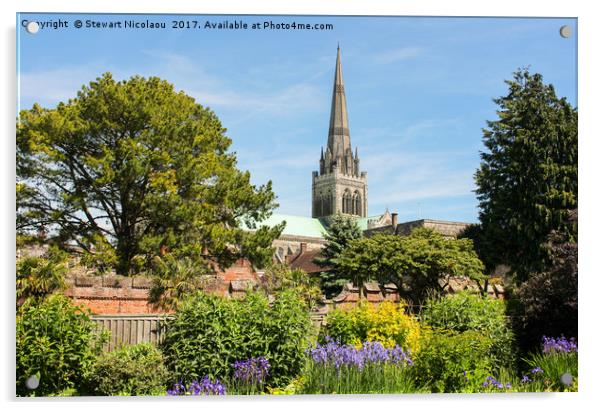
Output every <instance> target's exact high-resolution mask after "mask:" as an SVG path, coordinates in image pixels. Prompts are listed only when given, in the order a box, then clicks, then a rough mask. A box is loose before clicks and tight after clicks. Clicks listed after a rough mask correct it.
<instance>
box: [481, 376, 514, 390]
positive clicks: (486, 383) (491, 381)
mask: <svg viewBox="0 0 602 410" xmlns="http://www.w3.org/2000/svg"><path fill="white" fill-rule="evenodd" d="M488 386H493V387H496V388H498V389H504V388H506V389H509V388H511V387H512V384H511V383H506V385H505V386H504V383H502V382H500V381H497V380H496V379H495V378H494V377H493V376H488V377H487V379H485V381H484V382H483V387H488Z"/></svg>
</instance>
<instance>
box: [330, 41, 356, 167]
mask: <svg viewBox="0 0 602 410" xmlns="http://www.w3.org/2000/svg"><path fill="white" fill-rule="evenodd" d="M327 146H328V148H330V152H331V154H332V157H333V160H340V159H341V158H343V157H344V156H345V155H346V153H347V151H348V150H350V149H351V141H350V138H349V121H348V118H347V101H346V98H345V85H344V83H343V68H342V63H341V48H340V47H339V45H338V44H337V60H336V64H335V69H334V84H333V89H332V106H331V108H330V127H329V129H328V144H327ZM341 163H342V162H341Z"/></svg>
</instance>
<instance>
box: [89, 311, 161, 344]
mask: <svg viewBox="0 0 602 410" xmlns="http://www.w3.org/2000/svg"><path fill="white" fill-rule="evenodd" d="M170 319H171V317H170V316H166V315H99V316H92V320H93V321H94V322H96V323H97V324H99V325H100V327H101V328H104V329H106V330H108V331H109V332H110V336H109V341H108V342H107V343H106V344H105V346H104V349H105V350H106V351H109V352H110V351H112V350H114V349H115V348H117V347H119V346H121V345H127V344H130V345H134V344H138V343H144V342H149V343H152V344H154V345H157V344H159V343H160V342H161V341H162V340H163V338H164V337H165V332H164V326H162V325H163V324H164V323H165V321H167V320H170Z"/></svg>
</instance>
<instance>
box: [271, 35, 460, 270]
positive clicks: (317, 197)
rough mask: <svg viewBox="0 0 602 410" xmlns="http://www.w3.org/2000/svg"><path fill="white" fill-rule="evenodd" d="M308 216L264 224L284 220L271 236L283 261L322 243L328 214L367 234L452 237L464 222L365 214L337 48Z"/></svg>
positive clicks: (276, 217) (363, 181)
mask: <svg viewBox="0 0 602 410" xmlns="http://www.w3.org/2000/svg"><path fill="white" fill-rule="evenodd" d="M311 183H312V197H311V218H310V217H303V216H293V215H283V214H277V213H275V214H272V216H271V217H270V218H268V219H267V220H266V221H264V222H263V223H262V225H268V226H274V225H276V224H279V223H281V222H282V221H286V226H285V228H284V231H283V232H282V234H281V235H280V237H279V238H278V239H277V240H275V241H274V243H273V246H274V248H275V250H276V258H277V259H279V260H280V261H281V262H285V261H287V260H290V259H299V256H300V255H302V254H304V253H307V258H305V259H307V262H308V263H309V261H310V260H311V258H312V255H315V254H317V253H318V251H319V250H320V249H321V248H322V247H323V245H324V243H325V242H326V241H325V240H324V238H323V235H324V234H325V232H326V227H327V226H328V223H329V218H330V217H332V216H333V215H335V214H337V213H342V214H345V215H348V216H350V217H352V218H355V220H356V222H357V224H358V226H359V227H360V228H361V229H362V231H363V232H364V234H365V235H366V236H369V235H372V234H374V233H377V232H389V233H394V234H398V235H407V234H408V233H409V232H410V231H411V229H414V228H416V227H419V226H423V227H429V228H432V229H435V230H437V231H439V232H441V233H443V234H444V235H446V236H449V237H455V236H456V235H457V234H458V233H459V232H461V231H462V230H463V229H464V228H465V227H466V226H467V225H468V224H466V223H463V222H448V221H434V220H428V219H421V220H417V221H410V222H405V223H398V221H397V214H395V213H390V212H389V210H388V209H387V210H385V212H384V213H382V214H379V215H373V216H368V173H367V172H366V171H362V170H361V167H360V157H359V153H358V148H357V147H355V149H354V147H353V146H352V145H351V133H350V130H349V115H348V111H347V99H346V97H345V83H344V81H343V66H342V60H341V49H340V48H339V47H337V57H336V64H335V70H334V83H333V87H332V102H331V107H330V121H329V127H328V138H327V142H326V146H325V147H322V149H321V152H320V159H319V167H318V170H317V171H313V173H312V176H311Z"/></svg>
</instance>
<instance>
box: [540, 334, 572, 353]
mask: <svg viewBox="0 0 602 410" xmlns="http://www.w3.org/2000/svg"><path fill="white" fill-rule="evenodd" d="M542 350H543V352H544V353H572V352H577V342H576V341H575V338H574V337H572V338H570V339H568V340H567V339H566V338H565V337H564V336H561V337H559V338H553V337H547V336H544V337H543V338H542Z"/></svg>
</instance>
